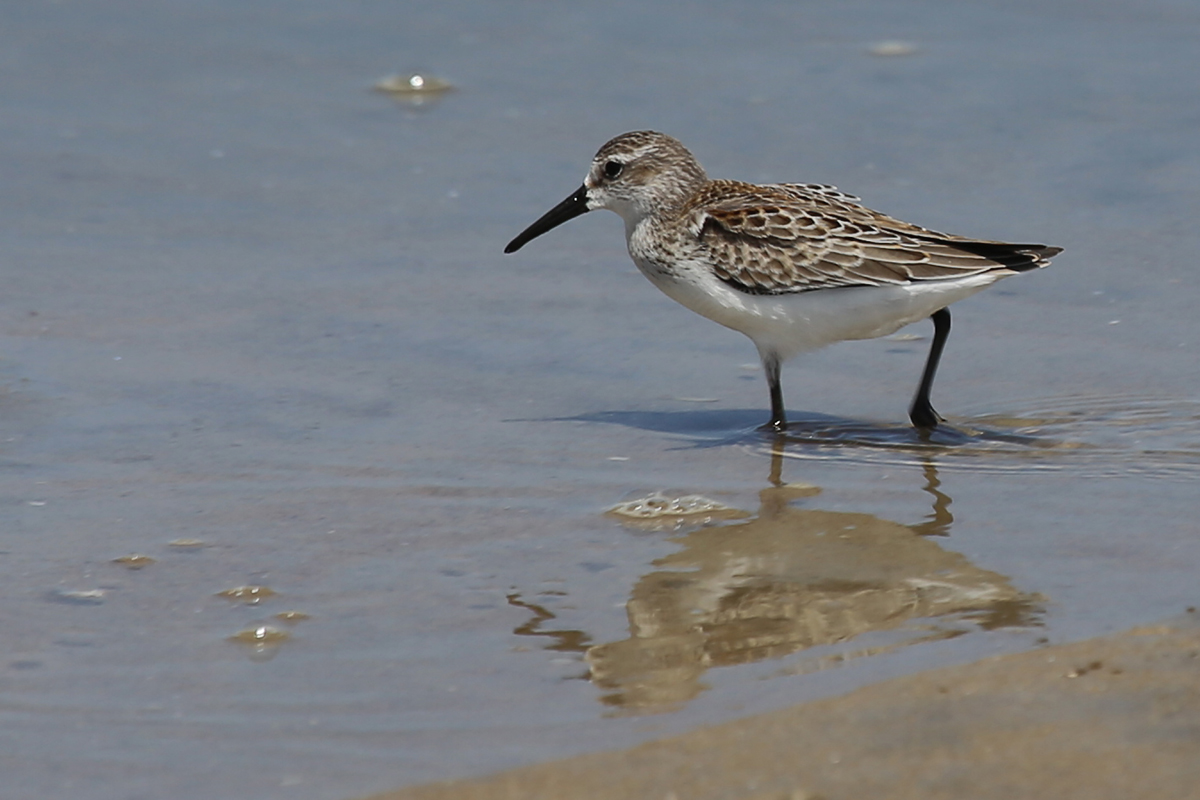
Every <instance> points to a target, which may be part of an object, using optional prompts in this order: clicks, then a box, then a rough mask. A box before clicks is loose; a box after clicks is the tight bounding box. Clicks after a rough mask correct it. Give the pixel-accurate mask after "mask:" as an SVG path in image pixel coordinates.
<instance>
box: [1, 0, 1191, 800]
mask: <svg viewBox="0 0 1200 800" xmlns="http://www.w3.org/2000/svg"><path fill="white" fill-rule="evenodd" d="M5 17H6V19H5V24H4V25H3V26H0V43H2V46H0V54H2V55H0V69H2V70H3V74H4V80H3V82H0V94H2V96H3V99H4V104H3V107H4V109H5V111H4V114H3V118H2V119H0V126H2V127H3V131H4V136H3V137H0V176H2V177H3V183H4V186H5V187H6V190H5V191H4V192H3V193H2V194H0V211H2V215H0V219H2V220H3V222H2V223H0V270H2V271H3V275H4V291H3V293H0V503H3V507H4V509H5V514H4V523H3V524H2V525H0V570H2V571H3V576H4V580H3V584H2V586H3V588H0V603H3V612H4V613H3V614H0V643H2V644H3V649H2V650H0V736H2V737H3V746H2V747H0V774H3V775H4V784H5V788H4V796H5V797H6V798H44V797H52V796H66V795H67V794H68V793H69V794H70V796H72V797H77V798H97V799H99V798H105V799H107V798H133V797H163V796H170V797H174V798H184V799H187V798H210V797H225V796H234V795H246V794H253V795H255V796H257V797H264V798H275V797H278V798H328V797H351V796H355V795H361V794H365V793H368V792H371V791H377V790H384V789H388V788H394V787H398V786H402V785H407V784H412V783H417V782H421V781H428V780H434V779H440V778H447V777H453V776H460V775H467V774H477V773H481V772H485V771H488V770H493V769H498V768H503V767H507V766H514V765H517V764H522V763H529V762H533V761H538V760H543V759H548V758H551V757H555V756H561V755H567V754H572V753H578V752H583V751H587V750H591V749H599V748H607V747H616V746H622V745H628V744H632V743H633V742H636V741H640V740H644V739H647V738H651V737H654V736H660V735H664V734H666V733H670V732H675V731H682V730H686V729H689V728H693V727H695V726H698V725H702V724H706V723H711V722H716V721H720V720H725V719H729V718H732V717H735V716H739V715H744V714H749V713H752V712H755V711H759V710H765V709H769V708H776V707H781V706H784V705H789V704H793V703H798V702H801V701H804V700H808V699H812V698H816V697H821V696H828V695H831V694H836V693H840V692H845V691H848V690H850V689H852V688H854V687H856V686H861V685H864V684H867V683H870V682H873V681H877V680H881V679H884V678H888V677H892V676H896V675H900V674H905V673H909V672H914V671H919V670H922V669H927V668H931V667H935V666H940V665H944V664H949V663H961V662H966V661H971V660H974V659H978V658H980V657H983V656H986V655H989V654H994V653H1000V652H1010V651H1015V650H1021V649H1026V648H1030V647H1034V646H1037V645H1038V644H1039V643H1040V642H1043V641H1051V642H1060V641H1068V640H1073V639H1079V638H1084V637H1087V636H1092V635H1095V634H1099V633H1102V632H1107V631H1114V630H1120V629H1124V628H1126V627H1129V626H1132V625H1136V624H1140V623H1146V622H1151V621H1155V620H1158V619H1162V618H1164V617H1168V616H1172V615H1175V614H1177V613H1179V612H1180V611H1182V610H1183V609H1184V608H1186V607H1188V606H1192V605H1196V604H1197V603H1198V602H1200V596H1198V595H1197V592H1196V589H1195V572H1196V566H1197V564H1200V535H1198V530H1197V522H1196V519H1197V512H1198V511H1200V504H1198V502H1197V499H1196V498H1197V492H1196V488H1195V487H1196V479H1197V477H1198V474H1200V390H1198V386H1200V381H1198V378H1200V367H1198V364H1197V357H1196V349H1197V346H1198V340H1197V336H1196V321H1195V319H1196V318H1195V311H1194V309H1195V307H1196V305H1197V302H1198V301H1200V296H1198V295H1197V290H1196V288H1195V287H1196V280H1195V270H1194V267H1193V263H1194V258H1195V253H1196V251H1197V239H1196V235H1195V227H1194V220H1195V219H1196V216H1197V212H1198V211H1200V195H1198V194H1197V190H1196V187H1197V186H1200V156H1198V155H1197V149H1196V146H1195V130H1196V122H1197V120H1196V111H1195V109H1197V108H1200V97H1197V88H1196V83H1195V81H1194V79H1193V78H1194V75H1195V74H1196V69H1197V66H1200V65H1198V64H1197V53H1198V52H1200V51H1197V49H1196V47H1195V44H1196V40H1197V36H1200V7H1198V6H1196V4H1194V3H1184V2H1175V3H1172V2H1156V3H1151V4H1149V5H1147V4H1146V3H1132V2H1093V3H1087V4H1081V3H1059V4H1054V5H1053V6H1052V7H1049V8H1047V7H1045V6H1044V4H1041V3H1005V4H994V5H987V4H984V5H980V4H971V5H970V6H969V7H967V6H964V5H962V4H955V3H948V2H913V3H906V4H903V5H902V6H897V5H895V4H885V3H878V2H854V3H844V4H838V5H836V6H827V5H822V4H815V3H800V4H795V3H780V4H766V5H764V6H762V7H760V8H758V9H757V10H756V11H755V12H754V14H749V13H748V12H746V11H745V10H740V9H739V8H738V7H736V6H732V7H731V6H729V5H728V4H706V3H695V4H660V5H652V6H645V5H644V4H636V3H617V4H613V3H603V4H600V3H584V4H572V5H570V6H563V7H559V6H549V5H546V4H542V3H511V4H485V3H471V2H461V3H438V4H428V5H427V6H419V5H413V4H401V5H396V4H391V3H371V2H363V3H351V4H344V5H340V6H338V7H336V8H334V7H332V6H329V5H328V4H324V3H305V2H289V3H269V2H262V3H253V4H250V5H246V4H243V3H227V2H215V3H208V4H204V5H203V6H197V5H195V4H185V3H171V2H163V3H158V4H151V5H146V4H139V3H124V2H113V3H106V4H103V5H95V4H77V3H71V2H65V3H56V4H51V3H39V4H20V5H13V6H12V7H10V8H9V9H7V10H6V12H5ZM886 40H900V41H905V42H911V43H912V44H913V45H914V46H915V51H914V52H911V54H909V55H903V56H895V57H880V56H875V55H872V54H871V52H870V51H871V48H872V46H873V45H875V44H877V43H879V42H881V41H886ZM899 51H900V52H907V51H905V50H904V48H900V49H899ZM414 71H426V72H428V74H430V75H431V76H436V77H439V78H441V79H444V80H447V81H450V82H451V83H453V84H455V86H456V87H457V91H454V92H450V93H447V94H445V95H442V96H441V97H440V98H434V101H433V102H427V103H424V104H422V105H419V106H417V105H412V104H410V103H408V102H406V101H405V100H404V99H399V100H394V99H392V98H390V97H388V96H385V95H383V94H379V93H372V92H371V91H370V86H371V84H372V83H373V82H375V81H376V80H378V79H379V78H382V77H384V76H386V75H389V74H394V73H400V74H406V73H409V72H414ZM645 127H652V128H657V129H660V130H665V131H667V132H669V133H672V134H674V135H676V136H678V137H679V138H681V139H682V140H683V141H684V142H685V143H686V144H688V145H689V146H690V147H691V148H692V149H693V150H694V151H695V152H696V154H697V156H698V157H699V158H700V159H701V161H702V162H703V163H704V164H705V166H706V167H707V168H708V169H709V171H710V173H711V174H713V175H715V176H720V177H736V178H742V179H747V180H756V181H770V180H778V181H783V180H787V181H814V182H829V183H837V184H839V185H840V186H841V187H842V188H844V189H845V190H847V191H850V192H854V193H856V194H859V195H861V196H863V197H864V199H865V201H866V202H868V203H869V204H870V205H872V206H874V207H877V208H881V209H883V210H885V211H887V212H889V213H892V214H895V215H897V216H900V217H902V218H905V219H911V220H913V221H915V222H918V223H920V224H924V225H929V226H932V227H936V228H940V229H945V230H952V231H956V232H961V233H964V234H973V235H979V236H982V237H990V238H999V239H1012V240H1019V239H1023V240H1030V241H1038V242H1047V243H1051V244H1057V245H1062V246H1065V247H1066V248H1067V250H1066V252H1065V253H1064V254H1063V255H1062V256H1061V257H1060V258H1058V259H1057V260H1056V261H1055V264H1054V266H1053V267H1052V268H1051V269H1049V270H1045V271H1042V272H1039V273H1037V274H1031V275H1023V276H1020V277H1016V278H1013V279H1011V280H1007V281H1005V282H1004V283H1003V284H1001V285H999V286H997V287H995V288H994V289H993V290H991V291H989V292H988V293H985V294H983V295H980V296H977V297H975V298H972V299H970V300H969V301H966V302H964V303H961V304H959V305H956V306H955V330H954V335H953V336H952V337H951V339H950V343H949V347H948V350H947V354H946V357H945V359H944V360H943V368H942V371H941V375H940V377H939V383H938V385H937V387H936V389H935V398H934V399H935V403H936V405H937V407H938V409H939V410H940V411H942V413H944V414H945V415H946V416H947V417H948V418H949V419H950V422H951V426H950V427H949V428H947V429H945V430H943V431H940V432H939V433H938V434H936V435H935V436H934V437H932V439H929V440H922V439H921V438H920V437H918V436H916V435H915V434H914V433H912V432H911V431H910V430H909V429H908V428H906V427H905V426H904V425H903V422H904V420H905V409H906V407H907V403H908V399H909V395H910V393H911V391H912V389H913V388H914V386H915V383H916V379H917V376H918V374H919V371H920V366H921V363H922V362H923V359H924V353H925V349H926V348H927V346H928V339H927V338H922V339H917V340H914V339H911V338H905V337H900V338H893V339H890V340H878V341H873V342H863V343H851V344H844V345H840V346H837V347H834V348H831V349H829V350H827V351H823V352H821V353H817V354H813V355H812V356H810V357H808V358H805V359H803V360H801V361H799V362H797V363H794V364H791V365H789V366H788V368H787V369H786V370H785V382H786V384H787V397H788V400H789V403H790V407H791V410H792V413H793V416H794V418H795V420H796V424H795V426H794V427H793V430H792V431H791V432H790V433H789V435H788V436H787V437H784V438H783V439H781V440H773V439H770V438H766V437H764V436H763V435H761V434H758V433H756V432H755V430H754V428H755V426H756V425H758V424H759V423H761V422H763V421H764V420H765V419H766V415H767V410H766V409H767V399H766V389H765V386H764V382H763V380H762V378H761V376H760V374H759V369H758V366H757V359H756V357H755V354H754V351H753V348H752V347H751V345H750V343H749V342H748V340H744V339H743V338H742V337H740V336H738V335H736V334H733V333H731V332H729V331H726V330H724V329H722V328H719V327H718V326H715V325H712V324H711V323H709V322H707V321H705V320H703V319H700V318H699V317H696V316H695V315H692V314H691V313H690V312H687V311H686V310H684V309H682V308H680V307H678V306H675V305H674V304H672V302H671V301H670V300H668V299H667V298H665V297H663V296H661V295H660V294H658V293H657V292H656V291H655V290H654V289H653V287H651V286H650V285H649V284H648V283H647V282H646V281H645V280H644V279H643V278H641V277H640V276H639V275H637V274H636V272H635V271H634V269H633V267H632V264H631V263H630V262H629V261H628V258H627V257H626V255H625V254H624V248H623V242H622V237H621V231H620V223H619V222H618V220H617V219H616V217H614V216H612V215H600V214H595V215H588V216H586V217H584V218H582V219H580V220H576V221H574V222H572V223H570V224H569V225H567V226H564V227H563V228H562V229H560V230H556V231H554V232H553V233H552V234H551V235H548V236H546V237H544V238H542V239H539V240H538V241H537V242H535V243H533V244H532V245H530V246H529V247H527V248H526V249H524V250H522V251H521V253H520V254H519V255H517V256H508V257H505V256H502V255H501V252H500V251H501V248H502V247H503V245H504V243H505V242H507V241H508V240H509V239H510V238H511V237H512V236H513V235H514V234H516V233H517V232H519V231H520V230H521V229H522V228H524V227H525V225H526V224H528V223H529V222H530V221H532V220H533V219H534V218H536V217H537V216H538V215H540V214H541V213H542V212H543V211H545V210H546V209H547V208H549V207H550V206H551V205H552V204H554V203H556V202H557V201H558V200H560V199H561V198H562V197H564V196H566V194H567V193H568V192H570V191H571V190H572V189H574V188H575V187H576V186H578V183H579V180H580V179H581V177H582V175H583V173H584V170H585V168H586V165H587V162H588V160H589V159H590V157H591V154H592V153H593V152H594V150H595V149H596V148H597V147H598V146H599V145H600V144H601V143H603V141H605V140H606V139H608V138H609V137H611V136H613V135H615V134H617V133H620V132H622V131H625V130H629V129H635V128H645ZM927 327H928V326H926V325H915V326H912V327H911V328H909V329H907V330H906V331H904V333H906V334H916V335H918V336H921V337H927V336H928V335H929V330H927ZM692 496H699V497H701V498H704V501H701V500H695V499H693V500H690V501H689V500H688V499H687V498H689V497H692ZM646 498H651V499H650V500H649V501H646V502H647V503H648V504H649V505H652V506H655V507H656V508H659V509H660V511H661V512H662V513H657V514H654V513H650V512H646V513H644V514H641V515H638V514H634V515H633V516H629V515H625V516H622V515H620V514H614V513H611V512H610V509H612V508H613V507H614V506H617V504H619V503H628V502H631V501H638V500H646ZM680 498H684V499H683V500H680ZM673 502H674V503H682V504H683V505H684V506H686V505H687V504H688V503H692V504H693V505H692V506H690V507H691V508H693V509H694V508H695V505H694V504H696V503H701V502H710V503H712V505H710V506H705V507H703V508H702V509H701V512H700V513H692V514H676V513H672V508H673V506H672V503H673ZM645 505H646V504H645V503H644V504H643V506H642V508H643V510H644V508H645ZM133 554H144V555H147V556H150V557H151V558H153V559H154V562H153V563H151V564H149V565H148V566H144V567H143V568H142V569H138V570H133V569H130V568H129V567H128V566H126V565H123V564H121V563H114V562H113V559H115V558H119V557H122V556H128V555H133ZM243 586H261V587H268V588H270V589H271V590H273V591H274V592H275V594H274V595H273V596H270V597H262V596H263V594H264V593H262V592H260V593H259V594H258V597H261V598H262V599H260V600H259V602H256V603H254V602H246V601H245V600H244V599H243V600H239V599H238V598H227V597H223V596H218V595H217V593H218V592H222V591H225V590H229V589H234V588H237V587H243ZM250 599H253V598H250ZM286 612H301V614H302V616H296V615H292V616H288V615H287V613H286ZM281 614H282V615H283V617H281V616H279V615H281ZM303 615H306V617H307V618H305V616H303ZM255 631H265V632H267V634H270V632H271V631H274V632H276V635H279V636H280V637H281V638H282V635H284V634H286V635H287V638H286V640H283V641H278V642H274V643H270V644H266V645H263V646H259V647H256V646H254V645H253V644H246V643H239V642H236V641H230V637H232V636H235V635H237V634H239V633H240V632H248V633H247V635H248V636H251V637H252V636H253V635H254V632H255Z"/></svg>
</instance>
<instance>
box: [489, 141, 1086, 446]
mask: <svg viewBox="0 0 1200 800" xmlns="http://www.w3.org/2000/svg"><path fill="white" fill-rule="evenodd" d="M597 208H607V209H609V210H611V211H615V212H616V213H617V214H619V215H620V216H621V218H622V219H624V220H625V239H626V242H627V243H628V246H629V255H630V256H631V257H632V258H633V262H634V263H635V264H637V268H638V269H639V270H641V272H642V274H643V275H645V276H646V277H647V278H649V279H650V281H651V283H653V284H654V285H655V286H657V287H658V288H659V289H661V290H662V291H663V292H664V293H666V295H667V296H668V297H670V298H671V299H673V300H676V301H678V302H680V303H682V304H683V305H685V306H687V307H688V308H690V309H691V310H692V311H695V312H696V313H697V314H700V315H701V316H704V317H708V318H709V319H711V320H713V321H714V322H719V323H721V324H722V325H724V326H725V327H727V328H732V329H733V330H735V331H740V332H741V333H744V334H746V335H747V336H749V337H750V339H751V340H752V341H753V342H754V345H755V346H756V347H757V348H758V355H759V357H760V358H761V359H762V364H763V370H764V371H765V372H766V375H767V384H768V386H769V387H770V391H771V419H770V421H769V422H768V423H767V424H766V426H764V427H766V428H768V429H772V430H776V431H782V430H785V429H786V427H787V415H786V414H785V412H784V407H783V390H782V389H781V387H780V385H779V369H780V365H781V364H783V362H784V361H787V360H788V359H789V358H791V357H792V356H795V355H797V354H799V353H803V352H805V351H809V350H815V349H817V348H819V347H823V346H825V345H827V344H832V343H833V342H840V341H843V340H846V339H873V338H875V337H877V336H887V335H888V334H891V333H894V332H895V331H897V330H899V329H900V328H902V327H903V326H905V325H908V324H909V323H910V322H916V321H917V320H920V319H924V318H925V317H930V318H932V320H933V344H932V346H931V347H930V348H929V358H928V359H927V360H926V362H925V371H924V373H923V374H922V376H921V383H920V385H919V386H918V387H917V393H916V395H915V396H914V398H913V401H912V405H911V406H910V407H909V411H908V415H909V418H910V419H912V423H913V425H915V426H916V427H917V428H921V429H926V430H928V429H932V428H934V427H936V426H937V424H938V422H939V421H941V417H939V416H938V413H937V412H936V411H934V410H933V406H932V405H931V404H930V402H929V390H930V387H931V386H932V385H933V377H934V374H935V373H936V372H937V367H938V361H939V359H940V358H941V355H942V348H943V347H944V346H945V344H946V337H947V336H948V335H949V333H950V311H949V310H948V309H947V306H949V305H950V304H951V303H953V302H955V301H956V300H962V299H963V298H964V297H969V296H970V295H973V294H975V293H976V292H978V291H980V290H981V289H983V288H985V287H987V286H989V285H991V284H992V283H995V282H996V281H998V280H1000V279H1001V278H1005V277H1008V276H1009V275H1014V274H1016V273H1018V272H1026V271H1028V270H1032V269H1037V268H1039V267H1044V266H1046V265H1048V264H1049V263H1050V259H1051V258H1053V257H1054V256H1055V255H1057V254H1058V253H1060V252H1062V248H1061V247H1048V246H1046V245H1041V244H1009V243H1007V242H994V241H989V240H987V239H971V238H967V237H965V236H955V235H952V234H946V233H939V232H937V231H933V230H929V229H927V228H922V227H919V226H917V225H913V224H911V223H908V222H901V221H900V220H898V219H893V218H892V217H889V216H887V215H886V214H881V213H879V212H878V211H872V210H871V209H869V208H866V207H865V206H863V205H861V204H860V203H859V199H858V198H857V197H854V196H853V195H849V194H845V193H844V192H840V191H838V190H837V189H836V188H835V187H833V186H824V185H820V184H811V183H775V184H767V185H764V186H759V185H756V184H752V183H740V182H738V181H726V180H715V181H714V180H709V178H708V176H707V175H706V174H705V172H704V169H703V167H701V166H700V164H699V162H697V161H696V159H695V157H694V156H693V155H692V154H691V153H690V152H689V151H688V149H687V148H686V147H684V146H683V145H682V144H680V142H679V141H678V140H676V139H673V138H672V137H670V136H667V135H666V134H663V133H657V132H655V131H634V132H632V133H624V134H621V135H620V136H618V137H616V138H615V139H612V140H611V141H609V142H608V143H607V144H605V145H604V146H603V147H601V148H600V150H599V152H597V153H596V157H595V158H594V159H592V166H591V169H590V170H588V174H587V177H586V178H585V179H584V181H583V186H581V187H579V189H578V190H576V191H575V193H574V194H572V195H571V196H570V197H568V198H567V199H566V200H564V201H562V202H561V203H559V204H558V205H557V206H555V207H554V208H552V209H551V210H550V211H548V212H546V214H545V215H543V216H542V217H541V219H539V220H538V221H537V222H535V223H533V224H532V225H530V226H529V227H528V228H526V229H525V230H524V231H523V232H522V233H521V234H520V235H519V236H517V238H515V239H513V240H512V241H511V242H509V243H508V246H507V247H505V248H504V252H506V253H512V252H515V251H516V250H519V249H521V247H523V246H524V245H525V244H526V243H527V242H529V241H530V240H531V239H534V238H536V237H538V236H541V235H542V234H543V233H546V232H547V231H549V230H550V229H552V228H555V227H557V226H559V225H561V224H562V223H564V222H566V221H567V220H570V219H573V218H575V217H577V216H579V215H580V214H584V213H586V212H588V211H592V210H593V209H597Z"/></svg>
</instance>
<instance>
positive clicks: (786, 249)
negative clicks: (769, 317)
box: [683, 181, 1059, 294]
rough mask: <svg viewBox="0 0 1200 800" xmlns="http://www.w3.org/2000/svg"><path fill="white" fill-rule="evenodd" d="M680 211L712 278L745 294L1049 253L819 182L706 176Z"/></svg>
mask: <svg viewBox="0 0 1200 800" xmlns="http://www.w3.org/2000/svg"><path fill="white" fill-rule="evenodd" d="M683 213H685V214H688V215H689V223H690V225H689V227H690V229H691V231H692V233H693V234H694V235H695V236H696V237H697V239H698V240H699V242H700V244H701V246H702V247H703V248H705V249H706V250H707V251H708V256H709V257H708V259H707V260H708V261H709V263H711V265H712V268H713V271H714V272H715V273H716V275H717V277H718V278H720V279H721V280H722V281H724V282H725V283H727V284H729V285H730V286H732V287H734V288H735V289H739V290H741V291H745V292H748V293H752V294H784V293H793V292H804V291H811V290H815V289H829V288H834V287H839V286H888V285H900V284H905V283H910V282H914V281H940V280H953V279H955V278H962V277H966V276H969V275H975V274H978V273H981V272H988V271H991V270H999V269H1003V270H1011V271H1014V272H1019V271H1024V270H1027V269H1033V268H1035V267H1040V266H1045V264H1046V263H1048V261H1047V260H1046V259H1048V258H1050V257H1051V256H1053V255H1054V254H1055V253H1057V252H1058V251H1059V250H1058V248H1052V247H1044V246H1042V245H1019V244H1007V243H1004V242H993V241H987V240H978V239H968V238H966V237H959V236H952V235H948V234H943V233H940V232H938V231H933V230H929V229H927V228H922V227H919V226H917V225H912V224H910V223H906V222H902V221H900V220H897V219H893V218H892V217H889V216H887V215H885V214H881V213H879V212H877V211H873V210H871V209H869V208H866V207H865V206H863V205H861V204H860V203H859V202H858V198H856V197H854V196H853V195H849V194H846V193H844V192H841V191H838V190H837V189H836V188H835V187H832V186H825V185H821V184H775V185H768V186H757V185H754V184H747V183H739V182H736V181H712V182H710V183H709V184H708V186H706V187H705V188H704V189H703V190H701V191H700V192H698V193H697V194H696V195H695V196H693V198H692V199H691V201H690V202H689V203H688V205H687V207H686V208H685V209H683Z"/></svg>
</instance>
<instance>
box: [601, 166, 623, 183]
mask: <svg viewBox="0 0 1200 800" xmlns="http://www.w3.org/2000/svg"><path fill="white" fill-rule="evenodd" d="M624 168H625V165H624V164H622V163H621V162H620V161H609V162H608V163H607V164H605V165H604V177H606V178H608V179H609V180H610V181H611V180H613V179H614V178H616V177H617V176H618V175H620V174H621V170H622V169H624Z"/></svg>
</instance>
